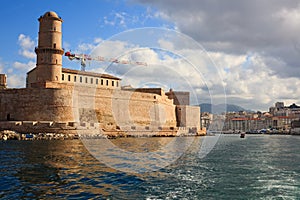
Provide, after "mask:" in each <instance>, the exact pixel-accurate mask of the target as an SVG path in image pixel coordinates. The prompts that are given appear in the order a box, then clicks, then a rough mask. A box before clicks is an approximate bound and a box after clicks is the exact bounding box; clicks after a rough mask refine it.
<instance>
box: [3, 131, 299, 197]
mask: <svg viewBox="0 0 300 200" xmlns="http://www.w3.org/2000/svg"><path fill="white" fill-rule="evenodd" d="M106 144H109V145H110V147H109V148H103V146H105V145H106ZM182 144H184V145H182ZM116 149H118V150H119V151H117V150H116ZM174 149H180V150H179V151H174ZM95 152H97V153H96V154H95ZM120 152H123V153H124V152H125V154H122V153H121V154H122V155H121V154H120ZM125 161H126V162H125ZM0 199H300V136H292V135H246V137H245V138H240V137H239V135H223V134H220V135H212V136H205V137H177V138H170V137H165V138H164V137H157V138H119V139H112V140H108V139H99V140H98V139H93V140H92V145H91V143H90V142H88V141H83V140H50V141H45V140H44V141H38V140H36V141H0Z"/></svg>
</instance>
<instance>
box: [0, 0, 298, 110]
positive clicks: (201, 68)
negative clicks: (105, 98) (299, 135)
mask: <svg viewBox="0 0 300 200" xmlns="http://www.w3.org/2000/svg"><path fill="white" fill-rule="evenodd" d="M47 11H55V12H56V13H57V14H58V15H59V16H60V17H61V18H62V19H63V20H64V23H63V47H64V48H65V50H72V51H73V52H78V53H90V52H92V51H93V50H94V52H96V53H99V54H101V55H104V56H107V57H113V56H119V55H124V56H125V58H134V59H138V60H137V61H146V62H149V63H151V65H150V66H151V67H150V68H148V69H147V70H149V71H147V70H146V71H145V70H144V71H143V70H141V71H140V70H139V69H136V68H134V67H132V68H128V71H126V72H124V69H125V68H124V67H123V68H122V67H120V68H117V67H116V68H115V69H114V70H113V71H114V72H115V73H116V74H115V75H118V76H123V77H121V78H123V80H124V83H125V84H127V83H130V84H132V85H133V86H143V85H149V83H151V84H154V85H157V86H161V87H166V88H165V89H168V87H174V88H173V89H175V90H186V89H188V90H190V91H191V93H192V94H194V96H196V99H197V100H198V101H194V102H196V103H197V102H212V97H211V95H212V94H216V96H217V97H216V99H217V100H220V101H217V102H220V103H222V99H223V96H224V94H223V93H224V90H225V93H226V100H227V102H228V103H233V104H237V105H240V106H243V107H245V108H248V109H254V110H257V109H259V110H267V109H268V107H269V106H271V105H273V104H274V103H275V102H276V101H283V102H285V103H286V104H292V103H298V104H300V101H299V97H300V60H299V57H300V39H299V35H300V2H298V1H294V0H286V1H281V0H253V1H236V0H227V1H223V0H216V1H211V0H185V1H182V0H164V1H161V0H127V1H126V0H114V1H113V0H112V1H109V0H103V1H102V0H88V1H77V0H73V1H59V0H51V1H50V0H43V1H33V0H26V1H25V0H14V1H11V0H3V1H2V6H1V7H0V16H1V22H0V24H1V27H2V28H1V39H0V41H1V48H0V73H6V74H7V75H8V86H9V87H24V86H25V78H26V72H27V71H29V70H30V69H31V68H33V67H35V53H34V47H35V46H36V43H37V36H38V25H39V24H38V20H37V19H38V18H39V17H40V16H41V15H43V14H44V13H45V12H47ZM144 27H158V28H169V29H171V30H175V31H178V32H173V33H171V32H170V31H168V30H167V31H161V30H160V31H157V30H154V29H152V30H151V29H147V30H144V31H152V32H154V34H156V35H155V37H152V38H151V39H152V40H155V42H156V44H155V46H154V48H151V45H150V46H148V47H147V46H142V45H141V44H133V43H128V41H127V42H125V41H118V40H119V39H120V38H122V37H123V38H126V37H130V38H131V41H133V40H136V41H137V43H138V42H140V43H143V42H144V41H145V40H149V39H150V38H149V37H147V35H148V34H149V33H147V32H143V31H132V32H131V34H129V35H128V33H124V31H128V30H132V29H135V28H144ZM118 34H119V35H118ZM168 34H169V36H168V37H166V36H167V35H168ZM180 34H181V35H180ZM170 35H172V36H171V37H170ZM112 36H113V38H114V39H116V40H114V41H113V40H112V39H111V37H112ZM174 38H175V39H174ZM183 38H184V39H183ZM107 40H108V41H107ZM103 41H107V42H106V43H105V42H103ZM100 42H102V43H104V44H103V45H102V47H100V48H98V49H97V48H96V47H97V45H99V43H100ZM195 43H196V44H198V45H194V44H195ZM105 45H106V46H105ZM196 46H197V47H196ZM199 46H201V47H202V49H201V48H200V49H197V48H198V47H199ZM132 48H136V49H138V48H140V49H142V50H139V51H135V53H133V54H132V55H125V54H126V53H127V54H128V52H130V51H132ZM155 48H156V49H157V50H155ZM95 49H96V50H95ZM199 51H200V52H205V53H202V54H201V55H200V54H199ZM124 52H125V54H124ZM173 55H177V56H173ZM199 55H200V57H199ZM207 55H208V56H207ZM180 56H181V57H180ZM208 57H209V59H207V58H208ZM209 60H210V61H212V62H210V61H209ZM185 61H188V62H185ZM211 63H214V65H212V64H211ZM63 65H64V67H68V68H77V69H79V68H80V66H79V64H78V63H74V62H71V61H69V60H68V59H66V58H64V60H63ZM191 65H193V66H194V68H196V69H197V70H196V72H195V71H193V69H194V68H193V67H191ZM126 69H127V68H126ZM102 70H103V69H102ZM151 70H152V71H151ZM147 72H148V73H149V74H147ZM172 72H173V73H172ZM122 73H123V74H122ZM151 73H152V74H151ZM125 75H126V76H125ZM129 75H130V76H129ZM168 75H169V77H168ZM176 76H179V78H177V77H176ZM216 76H217V78H216ZM150 78H152V79H150ZM181 78H182V79H181ZM138 79H140V80H139V81H138ZM187 80H188V81H187ZM182 81H185V82H186V84H182ZM219 96H222V98H219V99H218V97H219ZM214 102H215V101H214Z"/></svg>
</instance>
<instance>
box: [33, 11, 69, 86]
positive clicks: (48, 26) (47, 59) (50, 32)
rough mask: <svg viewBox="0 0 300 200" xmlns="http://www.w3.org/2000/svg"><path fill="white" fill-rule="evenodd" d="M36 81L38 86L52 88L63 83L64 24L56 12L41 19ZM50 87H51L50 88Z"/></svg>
mask: <svg viewBox="0 0 300 200" xmlns="http://www.w3.org/2000/svg"><path fill="white" fill-rule="evenodd" d="M38 20H39V22H40V26H39V38H38V47H36V48H35V53H36V54H37V61H36V75H35V76H36V80H35V81H34V82H35V83H38V84H37V85H38V86H42V87H51V84H52V83H60V82H61V73H62V55H63V53H64V50H63V49H62V32H61V31H62V30H61V27H62V22H63V20H62V19H61V18H60V17H59V16H58V15H57V14H56V13H55V12H46V13H45V14H44V15H43V16H41V17H40V18H39V19H38ZM48 85H49V86H48Z"/></svg>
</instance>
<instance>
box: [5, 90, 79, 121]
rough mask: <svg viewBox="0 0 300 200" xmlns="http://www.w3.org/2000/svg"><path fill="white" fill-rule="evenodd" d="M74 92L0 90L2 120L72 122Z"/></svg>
mask: <svg viewBox="0 0 300 200" xmlns="http://www.w3.org/2000/svg"><path fill="white" fill-rule="evenodd" d="M71 95H72V91H69V90H62V89H45V88H23V89H7V90H0V120H1V121H4V120H11V121H12V120H15V121H58V122H61V121H71V120H72V118H73V114H72V99H71V98H70V97H71Z"/></svg>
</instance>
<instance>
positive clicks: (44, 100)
mask: <svg viewBox="0 0 300 200" xmlns="http://www.w3.org/2000/svg"><path fill="white" fill-rule="evenodd" d="M38 21H39V32H38V46H37V47H36V48H35V53H36V55H37V59H36V67H35V68H33V69H32V70H30V71H29V72H28V73H27V77H26V88H7V84H6V79H7V77H6V75H5V74H0V130H4V129H9V130H15V131H18V132H24V133H26V132H27V133H28V132H30V133H40V132H51V133H69V132H72V131H81V132H82V133H86V134H89V133H91V132H93V131H96V132H97V131H101V133H103V134H108V135H109V134H117V135H118V134H119V135H125V136H126V135H135V134H136V135H138V134H143V135H151V134H157V133H158V134H162V135H174V134H178V133H179V132H180V133H183V134H188V133H194V134H198V133H199V132H200V131H201V127H200V107H198V106H190V105H189V92H181V91H173V90H171V89H170V91H168V92H164V90H163V89H162V88H128V87H127V88H126V87H122V85H121V79H120V78H118V77H115V76H112V75H110V74H100V73H94V72H87V71H80V70H73V69H68V68H63V63H62V56H63V54H64V49H63V48H62V29H61V27H62V22H63V20H62V19H61V18H60V17H59V16H58V15H57V14H56V13H55V12H46V13H45V14H44V15H43V16H41V17H40V18H39V19H38ZM8 78H9V77H8Z"/></svg>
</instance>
